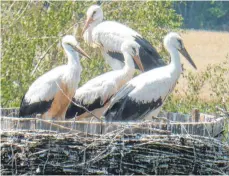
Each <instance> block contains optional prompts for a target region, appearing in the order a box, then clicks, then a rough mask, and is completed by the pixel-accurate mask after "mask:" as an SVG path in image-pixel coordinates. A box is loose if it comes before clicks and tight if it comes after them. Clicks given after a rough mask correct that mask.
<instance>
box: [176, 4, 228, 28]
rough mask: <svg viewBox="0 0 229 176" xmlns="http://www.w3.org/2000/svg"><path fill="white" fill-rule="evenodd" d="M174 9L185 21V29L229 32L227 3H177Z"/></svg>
mask: <svg viewBox="0 0 229 176" xmlns="http://www.w3.org/2000/svg"><path fill="white" fill-rule="evenodd" d="M174 9H175V10H176V12H177V13H178V14H181V15H182V17H183V19H184V22H183V25H182V27H183V28H188V29H190V28H193V29H205V30H209V29H210V30H221V31H222V30H223V31H229V3H228V2H227V1H177V2H174Z"/></svg>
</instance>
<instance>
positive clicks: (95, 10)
mask: <svg viewBox="0 0 229 176" xmlns="http://www.w3.org/2000/svg"><path fill="white" fill-rule="evenodd" d="M82 33H83V37H84V40H85V42H86V43H88V44H89V45H91V46H92V47H94V48H96V47H99V48H100V49H101V52H102V54H103V57H104V58H105V60H106V62H107V63H108V64H109V65H110V66H111V67H112V69H113V70H117V69H121V68H122V67H123V66H124V57H123V54H122V53H121V45H122V43H123V42H124V41H125V40H132V41H135V42H137V43H138V44H139V45H140V49H139V55H140V59H141V62H142V64H143V66H144V70H145V71H148V70H150V69H152V68H156V67H160V66H164V65H165V63H164V61H163V60H162V59H161V57H160V56H159V54H158V53H157V51H156V50H155V48H154V47H153V46H152V45H151V44H150V43H149V42H148V41H147V40H146V39H144V38H143V37H142V36H141V35H140V34H139V33H137V32H136V31H134V30H133V29H131V28H129V27H127V26H125V25H123V24H120V23H117V22H115V21H103V11H102V9H101V7H100V6H98V5H92V6H91V7H90V8H89V9H88V10H87V20H86V23H85V25H84V28H83V31H82ZM135 67H136V68H138V67H137V65H136V64H135ZM138 69H139V68H138Z"/></svg>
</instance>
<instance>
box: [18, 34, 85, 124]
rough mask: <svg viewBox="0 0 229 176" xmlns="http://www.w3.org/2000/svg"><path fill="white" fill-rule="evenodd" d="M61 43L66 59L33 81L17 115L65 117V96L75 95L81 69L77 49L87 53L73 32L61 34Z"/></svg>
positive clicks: (67, 103) (47, 117) (66, 99)
mask: <svg viewBox="0 0 229 176" xmlns="http://www.w3.org/2000/svg"><path fill="white" fill-rule="evenodd" d="M62 46H63V48H64V50H65V52H66V54H67V57H68V63H67V64H66V65H62V66H59V67H56V68H54V69H52V70H50V71H49V72H47V73H45V74H44V75H42V76H40V77H39V78H38V79H37V80H35V81H34V82H33V83H32V85H31V86H30V87H29V90H28V91H27V92H26V94H25V95H24V97H23V99H22V102H21V106H20V112H19V116H20V117H29V116H32V115H35V114H42V118H44V119H50V118H55V119H61V120H63V119H64V117H65V113H66V110H67V107H68V105H69V103H70V101H69V99H68V98H67V97H66V96H68V97H69V98H70V100H71V98H72V97H73V96H74V93H75V90H76V88H77V86H78V83H79V81H80V74H81V71H82V67H81V65H80V61H79V56H78V53H77V52H79V53H81V54H83V55H84V56H86V57H89V56H88V55H87V54H86V53H85V52H84V51H83V50H82V49H81V48H80V47H79V44H78V42H77V41H76V39H75V37H74V36H71V35H66V36H64V37H63V39H62ZM73 80H74V81H73Z"/></svg>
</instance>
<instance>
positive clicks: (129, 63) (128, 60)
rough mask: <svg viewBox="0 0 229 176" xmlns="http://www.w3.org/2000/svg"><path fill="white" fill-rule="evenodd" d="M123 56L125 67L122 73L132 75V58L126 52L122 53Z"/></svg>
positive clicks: (133, 69) (133, 66)
mask: <svg viewBox="0 0 229 176" xmlns="http://www.w3.org/2000/svg"><path fill="white" fill-rule="evenodd" d="M123 56H124V62H125V66H124V67H123V70H124V72H125V73H130V74H133V73H134V72H135V65H134V60H133V58H132V56H131V55H130V54H129V53H127V52H123Z"/></svg>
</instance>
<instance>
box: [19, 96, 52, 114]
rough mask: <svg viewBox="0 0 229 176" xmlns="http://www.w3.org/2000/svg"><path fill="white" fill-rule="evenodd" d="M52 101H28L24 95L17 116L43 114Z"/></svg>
mask: <svg viewBox="0 0 229 176" xmlns="http://www.w3.org/2000/svg"><path fill="white" fill-rule="evenodd" d="M52 102H53V99H52V100H49V101H39V102H35V103H30V102H28V101H26V100H25V96H23V98H22V101H21V105H20V110H19V117H32V116H34V115H36V114H43V113H45V112H46V111H48V109H49V108H50V107H51V105H52Z"/></svg>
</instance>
